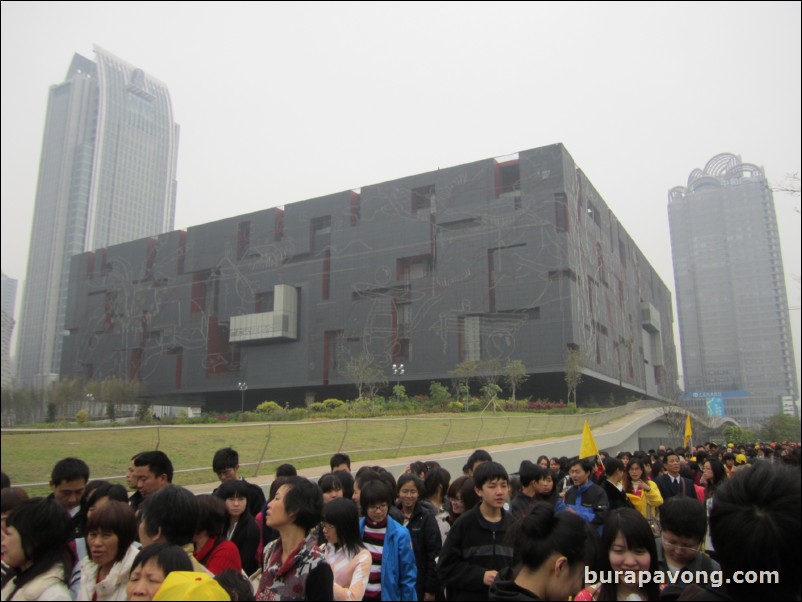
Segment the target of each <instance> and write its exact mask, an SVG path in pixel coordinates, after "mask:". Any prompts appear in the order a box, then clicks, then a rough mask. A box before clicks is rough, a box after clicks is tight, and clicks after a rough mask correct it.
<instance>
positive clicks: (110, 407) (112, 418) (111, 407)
mask: <svg viewBox="0 0 802 602" xmlns="http://www.w3.org/2000/svg"><path fill="white" fill-rule="evenodd" d="M106 418H108V419H109V422H111V423H112V424H116V422H117V406H116V405H115V404H114V403H113V402H111V401H109V402H107V403H106Z"/></svg>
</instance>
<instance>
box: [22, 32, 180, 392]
mask: <svg viewBox="0 0 802 602" xmlns="http://www.w3.org/2000/svg"><path fill="white" fill-rule="evenodd" d="M94 52H95V56H96V60H95V61H91V60H89V59H87V58H85V57H83V56H81V55H79V54H75V55H74V56H73V59H72V63H71V64H70V67H69V70H68V71H67V77H66V78H65V81H64V82H63V83H60V84H56V85H54V86H52V87H51V88H50V94H49V99H48V106H47V117H46V123H45V132H44V137H43V142H42V156H41V162H40V166H39V179H38V184H37V191H36V205H35V209H34V217H33V227H32V230H31V244H30V252H29V256H28V268H27V278H26V281H25V293H24V299H23V304H22V308H21V309H22V311H21V325H20V335H19V343H18V350H17V366H18V373H17V375H18V380H19V382H20V384H22V385H27V386H30V385H33V386H36V387H45V386H46V385H47V384H48V383H50V382H52V381H53V380H56V379H57V378H58V373H59V365H60V361H61V347H62V338H63V335H64V316H65V312H66V305H67V288H68V287H67V283H68V279H69V267H70V258H71V257H72V256H73V255H75V254H77V253H82V252H84V251H89V250H95V249H101V248H105V247H107V246H109V245H114V244H119V243H122V242H125V241H128V240H133V239H137V238H142V237H145V236H152V235H156V234H161V233H163V232H167V231H169V230H171V229H172V228H173V222H174V216H175V198H176V157H177V149H178V133H179V128H178V125H177V124H176V123H175V120H174V119H173V109H172V104H171V101H170V93H169V91H168V90H167V86H166V85H165V84H164V83H162V82H161V81H159V80H157V79H155V78H154V77H152V76H150V75H148V74H147V73H145V72H144V71H142V69H139V68H137V67H134V66H133V65H131V64H129V63H127V62H126V61H124V60H122V59H120V58H118V57H116V56H114V55H113V54H111V53H109V52H107V51H106V50H103V49H102V48H100V47H98V46H95V47H94ZM101 257H102V254H101ZM98 269H101V270H102V269H104V266H98Z"/></svg>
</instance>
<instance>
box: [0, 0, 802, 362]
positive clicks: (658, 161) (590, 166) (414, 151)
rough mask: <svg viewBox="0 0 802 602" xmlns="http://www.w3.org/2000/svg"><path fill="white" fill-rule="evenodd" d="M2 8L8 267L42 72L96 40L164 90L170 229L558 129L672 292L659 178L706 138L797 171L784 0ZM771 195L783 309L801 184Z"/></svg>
mask: <svg viewBox="0 0 802 602" xmlns="http://www.w3.org/2000/svg"><path fill="white" fill-rule="evenodd" d="M1 16H2V19H0V23H1V24H2V25H1V27H2V71H0V74H1V75H2V103H0V107H1V109H2V174H0V175H1V177H0V183H1V185H2V269H3V272H5V273H6V274H7V275H9V276H11V277H14V278H17V279H19V280H22V279H24V277H25V267H26V262H27V256H28V246H29V238H30V227H31V219H32V214H33V204H34V198H35V194H36V178H37V173H38V166H39V154H40V150H41V148H40V147H41V140H42V133H43V130H44V125H45V109H46V106H47V94H48V88H49V86H51V85H52V84H56V83H60V82H62V81H63V80H64V76H65V74H66V72H67V68H68V67H69V64H70V61H71V59H72V55H73V53H75V52H78V53H81V54H83V55H84V56H87V57H88V58H94V55H93V54H92V44H93V43H94V44H98V45H99V46H101V47H103V48H105V49H107V50H109V51H110V52H112V53H114V54H116V55H117V56H119V57H121V58H123V59H124V60H126V61H128V62H129V63H132V64H133V65H136V66H137V67H140V68H142V69H143V70H144V71H146V72H148V73H150V74H152V75H153V76H155V77H157V78H158V79H161V80H162V81H164V82H165V83H166V84H167V86H168V88H169V89H170V93H171V96H172V101H173V111H174V114H175V117H176V120H177V121H178V123H180V125H181V139H180V144H179V152H178V201H177V210H176V228H186V227H188V226H192V225H195V224H200V223H204V222H209V221H213V220H217V219H221V218H224V217H229V216H232V215H238V214H242V213H247V212H251V211H255V210H258V209H263V208H268V207H273V206H275V205H284V204H287V203H291V202H293V201H299V200H303V199H307V198H312V197H315V196H320V195H323V194H328V193H332V192H337V191H341V190H346V189H349V188H358V187H361V186H364V185H368V184H374V183H378V182H383V181H386V180H391V179H395V178H400V177H403V176H407V175H412V174H416V173H420V172H424V171H429V170H432V169H437V168H438V167H446V166H450V165H458V164H461V163H466V162H470V161H476V160H479V159H485V158H488V157H494V156H501V155H506V154H510V153H514V152H517V151H520V150H525V149H528V148H534V147H538V146H544V145H547V144H552V143H555V142H562V143H564V144H565V146H566V148H567V150H568V152H569V153H571V155H572V156H573V157H574V159H575V160H576V162H577V164H578V165H579V166H580V167H581V168H582V169H583V170H584V171H585V173H586V174H587V175H588V177H589V178H590V180H591V181H592V182H593V183H594V185H595V187H596V188H597V189H598V191H599V192H600V193H601V195H602V196H603V197H604V199H605V200H606V201H607V203H608V205H609V206H610V208H611V209H612V211H613V212H614V213H615V214H616V215H617V217H618V218H619V220H620V221H621V223H622V224H623V225H624V227H625V228H626V229H627V230H628V231H629V233H630V234H631V235H632V237H633V239H634V240H635V241H636V243H637V244H638V246H639V247H640V248H641V250H642V251H643V252H644V254H645V255H646V257H647V258H648V259H649V260H650V261H651V263H652V265H653V266H654V267H655V269H656V270H657V271H658V273H659V274H660V275H661V277H662V278H663V280H664V282H665V283H666V284H667V285H668V286H669V288H670V289H671V290H672V291H673V289H674V276H673V273H672V264H671V247H670V242H669V230H668V217H667V208H666V205H667V198H668V190H669V189H670V188H671V187H673V186H676V185H684V184H685V183H686V181H687V178H688V175H689V174H690V172H691V171H692V170H693V169H694V168H696V167H699V168H702V167H704V165H705V163H706V162H707V161H708V160H709V159H710V158H711V157H713V156H714V155H716V154H718V153H721V152H731V153H735V154H738V155H740V156H741V158H742V160H743V161H745V162H749V163H755V164H757V165H760V166H762V167H764V168H765V170H766V173H767V176H768V178H769V180H770V182H771V184H772V185H779V184H781V183H782V181H783V180H784V179H785V178H786V176H787V175H788V174H790V173H793V172H798V171H799V170H800V163H801V161H800V147H802V143H801V141H800V130H801V129H802V126H801V124H800V113H802V101H800V72H802V68H801V67H800V47H802V43H801V41H800V3H799V2H759V3H758V2H748V3H724V4H723V3H720V2H710V3H707V2H692V3H685V2H679V3H665V2H659V3H639V2H626V3H618V2H612V3H610V2H593V3H587V4H586V3H581V2H576V3H550V2H537V3H524V2H515V3H506V2H492V3H489V2H487V3H486V2H476V3H455V2H449V3H439V2H427V3H366V2H359V3H349V2H345V3H338V2H326V3H315V2H297V3H296V2H293V3H283V2H271V3H258V4H256V3H255V4H250V3H240V2H224V3H223V2H204V3H185V2H181V3H173V2H157V3H150V2H6V1H4V2H3V3H2V15H1ZM775 202H776V206H777V215H778V219H779V221H780V228H781V239H782V247H783V259H784V262H785V270H786V276H787V282H788V296H789V303H790V305H791V306H794V307H797V308H798V307H799V305H800V286H799V274H800V271H801V270H800V216H799V214H798V213H797V212H795V211H794V208H795V207H797V208H798V206H799V199H798V198H797V199H794V198H791V197H790V196H788V195H786V194H777V193H775ZM20 293H21V291H20ZM20 303H21V294H20V296H19V297H18V300H17V304H18V306H19V304H20ZM791 319H792V323H793V327H794V343H795V352H796V359H797V366H799V363H800V347H799V340H800V335H799V322H800V312H799V310H798V309H796V310H792V311H791ZM677 346H678V347H679V341H678V340H677ZM681 371H682V367H681V366H680V372H681ZM797 371H799V368H797Z"/></svg>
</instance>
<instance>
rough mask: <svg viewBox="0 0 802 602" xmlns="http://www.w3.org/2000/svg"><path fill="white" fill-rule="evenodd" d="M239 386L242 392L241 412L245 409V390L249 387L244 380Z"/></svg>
mask: <svg viewBox="0 0 802 602" xmlns="http://www.w3.org/2000/svg"><path fill="white" fill-rule="evenodd" d="M237 388H239V392H240V400H241V408H240V412H244V411H245V391H246V390H247V389H248V383H246V382H245V381H243V382H241V383H239V384H237Z"/></svg>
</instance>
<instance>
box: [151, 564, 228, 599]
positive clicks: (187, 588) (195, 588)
mask: <svg viewBox="0 0 802 602" xmlns="http://www.w3.org/2000/svg"><path fill="white" fill-rule="evenodd" d="M153 599H154V600H231V596H229V595H228V592H226V590H224V589H223V588H222V586H221V585H220V584H219V583H217V581H215V580H214V579H213V578H212V577H210V576H209V575H207V574H206V573H197V572H195V571H173V572H171V573H170V574H168V575H167V578H166V579H165V580H164V582H163V583H162V584H161V587H160V588H159V591H157V592H156V595H155V596H153Z"/></svg>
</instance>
